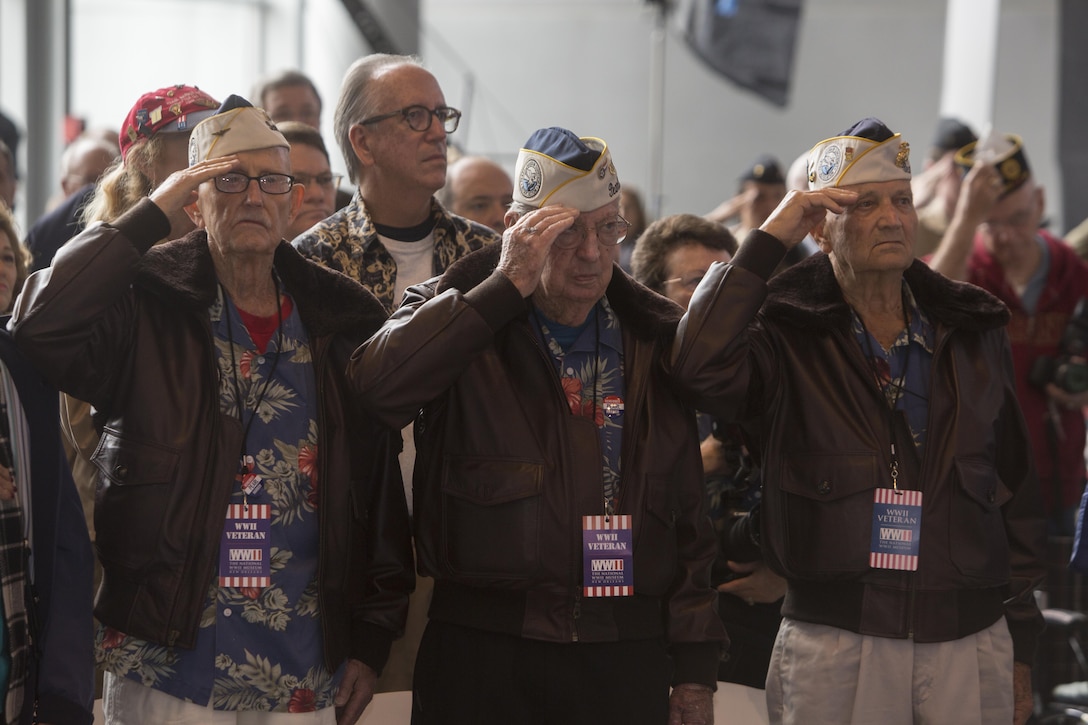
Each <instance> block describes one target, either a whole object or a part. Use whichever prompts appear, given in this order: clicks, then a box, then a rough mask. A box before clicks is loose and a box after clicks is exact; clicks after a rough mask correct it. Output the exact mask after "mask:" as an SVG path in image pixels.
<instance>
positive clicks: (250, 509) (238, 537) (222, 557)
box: [219, 503, 272, 589]
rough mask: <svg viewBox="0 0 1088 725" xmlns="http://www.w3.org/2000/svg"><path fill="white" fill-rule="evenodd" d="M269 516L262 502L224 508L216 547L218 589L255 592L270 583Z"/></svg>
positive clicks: (266, 507) (268, 508)
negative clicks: (250, 589)
mask: <svg viewBox="0 0 1088 725" xmlns="http://www.w3.org/2000/svg"><path fill="white" fill-rule="evenodd" d="M271 513H272V512H271V506H270V505H269V504H266V503H261V504H257V503H251V504H248V505H246V504H240V503H232V504H230V505H229V506H227V520H226V525H225V526H224V527H223V539H222V541H220V544H219V586H221V587H248V588H258V589H259V588H263V587H266V586H268V585H269V584H270V583H271V573H272V570H271V562H270V561H269V554H270V553H271V551H272V549H271V541H270V539H269V535H268V534H269V530H270V528H271V524H272V518H271Z"/></svg>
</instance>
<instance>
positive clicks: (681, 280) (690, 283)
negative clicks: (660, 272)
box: [661, 272, 706, 292]
mask: <svg viewBox="0 0 1088 725" xmlns="http://www.w3.org/2000/svg"><path fill="white" fill-rule="evenodd" d="M705 276H706V272H695V273H693V274H689V275H687V276H686V277H673V278H672V279H667V280H665V281H664V282H662V283H661V284H664V285H668V284H678V285H680V286H681V287H682V288H683V289H685V290H687V291H689V292H694V291H695V288H696V287H698V286H699V283H700V282H702V281H703V277H705Z"/></svg>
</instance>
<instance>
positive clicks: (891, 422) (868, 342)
mask: <svg viewBox="0 0 1088 725" xmlns="http://www.w3.org/2000/svg"><path fill="white" fill-rule="evenodd" d="M900 294H901V304H902V306H903V325H904V327H905V328H906V331H907V351H906V357H905V358H904V359H903V384H902V385H899V384H897V383H896V382H895V381H894V380H893V378H894V375H893V374H892V363H891V348H889V352H888V384H889V385H891V386H892V387H894V388H895V397H894V398H893V399H892V401H891V404H890V405H889V408H888V437H889V439H890V440H891V453H892V460H891V465H890V473H891V478H892V490H894V491H895V493H896V494H897V495H900V496H902V495H903V492H902V491H900V490H899V456H898V454H897V453H896V450H895V406H897V405H899V401H900V399H901V398H902V397H903V393H905V392H908V391H907V368H908V366H909V365H910V316H909V315H908V314H907V295H906V293H905V292H901V293H900ZM854 314H855V315H857V318H858V322H860V323H861V329H862V332H864V333H865V348H866V350H867V351H868V353H869V355H868V357H866V359H865V361H866V362H867V363H868V364H869V369H870V370H871V371H872V373H873V380H874V382H875V383H876V385H877V390H878V392H879V393H880V397H881V398H882V399H883V400H884V401H885V403H887V395H885V393H884V390H883V388H882V387H881V384H880V371H879V370H878V369H877V367H876V365H875V364H874V363H873V359H874V358H875V357H876V353H875V352H874V351H873V341H872V335H871V334H870V333H869V328H867V327H866V326H865V320H864V319H862V317H861V315H859V314H858V311H857V310H854ZM895 338H896V340H898V339H899V335H896V336H895ZM894 347H895V342H894V341H893V342H892V348H894Z"/></svg>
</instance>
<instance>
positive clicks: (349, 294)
mask: <svg viewBox="0 0 1088 725" xmlns="http://www.w3.org/2000/svg"><path fill="white" fill-rule="evenodd" d="M274 265H275V268H276V272H277V273H278V274H279V277H280V280H281V281H282V282H283V286H284V289H286V290H287V291H288V292H289V293H290V294H291V297H292V298H293V299H294V300H295V304H297V305H298V311H299V315H300V316H301V317H302V323H303V324H304V325H305V326H306V329H307V331H309V333H310V334H311V335H314V336H322V335H328V334H332V333H336V332H354V333H355V334H356V335H361V336H362V337H364V338H365V337H369V336H370V335H371V334H373V333H374V332H375V331H376V330H377V329H378V328H379V327H381V325H382V323H383V322H385V319H386V313H385V308H384V307H382V304H381V303H380V302H378V300H377V299H376V298H375V297H374V296H373V295H372V294H370V293H369V292H368V291H367V290H366V289H365V288H363V287H362V285H360V284H359V283H357V282H355V281H354V280H352V279H351V278H349V277H346V276H344V275H342V274H340V273H339V272H334V271H332V270H329V269H326V268H324V267H322V266H320V265H318V264H316V263H315V262H311V261H310V260H308V259H305V258H303V257H302V256H301V255H300V254H299V253H298V252H297V251H296V250H295V249H294V247H292V246H291V245H290V244H288V243H287V242H280V245H279V247H277V248H276V257H275V261H274ZM135 285H136V286H137V287H141V288H143V289H146V290H147V291H148V292H150V293H152V294H154V295H156V296H158V297H162V298H163V299H166V300H170V301H172V302H174V303H177V304H181V305H184V306H186V307H191V308H194V309H198V310H203V309H206V308H207V307H208V306H210V305H211V304H212V302H214V301H215V295H216V276H215V267H214V266H213V264H212V256H211V253H210V252H209V251H208V235H207V233H206V232H204V231H202V230H197V231H195V232H192V233H191V234H189V235H188V236H186V237H182V238H181V239H177V240H174V241H172V242H166V243H164V244H158V245H156V246H154V247H152V248H151V249H150V250H148V252H147V254H145V255H144V257H143V259H142V260H141V261H140V266H139V270H138V272H137V276H136V281H135Z"/></svg>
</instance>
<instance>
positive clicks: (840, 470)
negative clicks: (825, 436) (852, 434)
mask: <svg viewBox="0 0 1088 725" xmlns="http://www.w3.org/2000/svg"><path fill="white" fill-rule="evenodd" d="M784 468H785V475H784V476H783V480H782V490H783V491H784V492H786V493H790V494H795V495H797V496H803V497H805V498H810V499H814V500H817V501H835V500H838V499H840V498H845V497H846V496H852V495H854V494H857V493H861V492H862V491H866V490H869V489H873V488H876V487H877V485H878V483H880V480H879V479H878V474H877V457H876V456H875V455H873V454H871V453H828V454H821V453H811V454H802V455H796V456H790V457H789V459H788V460H787V461H786V465H785V467H784ZM884 479H885V482H887V483H889V485H890V482H889V481H888V480H887V475H885V477H884Z"/></svg>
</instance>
